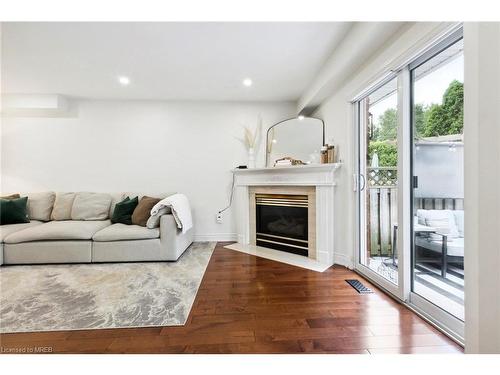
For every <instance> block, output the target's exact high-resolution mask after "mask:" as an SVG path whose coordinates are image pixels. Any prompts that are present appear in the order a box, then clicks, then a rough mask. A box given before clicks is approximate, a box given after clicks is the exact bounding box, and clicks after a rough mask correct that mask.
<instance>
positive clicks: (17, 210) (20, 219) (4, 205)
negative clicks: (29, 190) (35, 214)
mask: <svg viewBox="0 0 500 375" xmlns="http://www.w3.org/2000/svg"><path fill="white" fill-rule="evenodd" d="M29 222H30V219H29V216H28V197H23V198H17V199H0V225H5V224H21V223H29Z"/></svg>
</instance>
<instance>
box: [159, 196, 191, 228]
mask: <svg viewBox="0 0 500 375" xmlns="http://www.w3.org/2000/svg"><path fill="white" fill-rule="evenodd" d="M165 207H170V209H171V210H172V215H173V216H174V219H175V222H176V223H177V227H178V228H180V229H182V233H186V232H187V231H188V230H190V229H191V228H192V227H193V217H192V216H191V207H190V206H189V200H188V199H187V197H186V196H185V195H184V194H174V195H171V196H169V197H166V198H165V199H162V200H161V201H159V202H158V203H156V204H155V205H154V207H153V208H152V209H151V216H155V215H157V214H158V213H159V211H160V210H161V209H162V208H165Z"/></svg>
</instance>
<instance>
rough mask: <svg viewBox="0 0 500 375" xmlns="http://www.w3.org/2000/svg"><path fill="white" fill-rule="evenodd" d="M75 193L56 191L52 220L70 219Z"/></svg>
mask: <svg viewBox="0 0 500 375" xmlns="http://www.w3.org/2000/svg"><path fill="white" fill-rule="evenodd" d="M75 196H76V193H56V200H55V202H54V208H53V209H52V215H50V218H51V219H52V220H71V208H72V207H73V201H74V200H75Z"/></svg>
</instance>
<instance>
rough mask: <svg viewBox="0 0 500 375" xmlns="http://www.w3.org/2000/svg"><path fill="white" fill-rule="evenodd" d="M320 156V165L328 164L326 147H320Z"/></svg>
mask: <svg viewBox="0 0 500 375" xmlns="http://www.w3.org/2000/svg"><path fill="white" fill-rule="evenodd" d="M320 156H321V158H320V160H321V164H326V163H328V146H326V145H325V146H322V147H321V151H320Z"/></svg>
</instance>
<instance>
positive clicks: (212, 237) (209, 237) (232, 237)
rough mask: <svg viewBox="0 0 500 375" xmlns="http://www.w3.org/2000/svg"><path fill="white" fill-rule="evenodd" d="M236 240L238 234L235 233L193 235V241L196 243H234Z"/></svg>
mask: <svg viewBox="0 0 500 375" xmlns="http://www.w3.org/2000/svg"><path fill="white" fill-rule="evenodd" d="M237 239H238V234H236V233H207V234H201V233H200V234H195V235H194V240H195V241H197V242H201V241H221V242H226V241H236V240H237Z"/></svg>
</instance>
